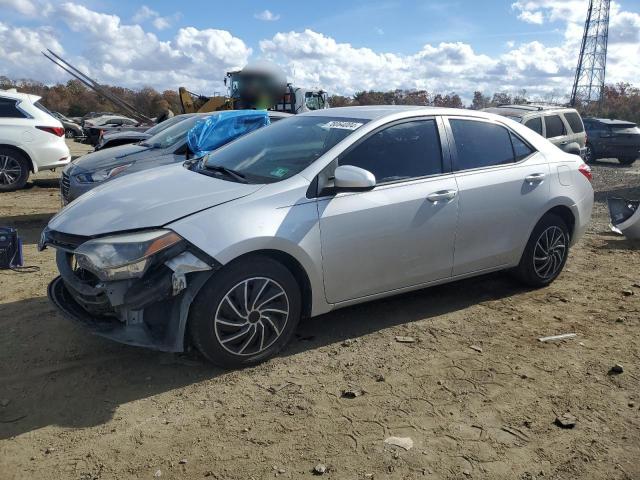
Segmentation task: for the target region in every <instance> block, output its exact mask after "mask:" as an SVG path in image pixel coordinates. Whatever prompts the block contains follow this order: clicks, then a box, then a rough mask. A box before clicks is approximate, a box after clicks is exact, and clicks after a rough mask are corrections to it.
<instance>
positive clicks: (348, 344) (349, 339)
mask: <svg viewBox="0 0 640 480" xmlns="http://www.w3.org/2000/svg"><path fill="white" fill-rule="evenodd" d="M354 343H355V340H353V339H351V338H347V339H346V340H345V341H344V342H342V346H343V347H350V346H351V345H353V344H354Z"/></svg>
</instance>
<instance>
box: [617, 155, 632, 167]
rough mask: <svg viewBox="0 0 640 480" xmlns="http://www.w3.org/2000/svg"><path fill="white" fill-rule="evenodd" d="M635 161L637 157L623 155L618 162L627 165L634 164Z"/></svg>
mask: <svg viewBox="0 0 640 480" xmlns="http://www.w3.org/2000/svg"><path fill="white" fill-rule="evenodd" d="M635 161H636V159H635V158H632V157H623V158H619V159H618V162H619V163H620V165H626V166H631V165H633V162H635Z"/></svg>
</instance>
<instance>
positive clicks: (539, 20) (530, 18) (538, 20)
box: [518, 10, 544, 25]
mask: <svg viewBox="0 0 640 480" xmlns="http://www.w3.org/2000/svg"><path fill="white" fill-rule="evenodd" d="M518 18H519V19H520V20H522V21H523V22H527V23H534V24H537V25H542V24H543V23H544V16H543V15H542V12H541V11H540V10H537V11H529V10H524V11H522V12H521V13H520V14H519V15H518Z"/></svg>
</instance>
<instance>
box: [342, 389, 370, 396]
mask: <svg viewBox="0 0 640 480" xmlns="http://www.w3.org/2000/svg"><path fill="white" fill-rule="evenodd" d="M362 395H364V390H362V389H361V388H360V387H349V388H345V389H344V390H342V394H341V395H340V396H341V397H342V398H356V397H361V396H362Z"/></svg>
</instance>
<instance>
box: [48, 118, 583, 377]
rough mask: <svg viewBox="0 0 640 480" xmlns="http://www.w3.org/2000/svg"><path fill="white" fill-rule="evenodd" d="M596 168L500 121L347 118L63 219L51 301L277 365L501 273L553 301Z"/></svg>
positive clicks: (56, 230)
mask: <svg viewBox="0 0 640 480" xmlns="http://www.w3.org/2000/svg"><path fill="white" fill-rule="evenodd" d="M590 180H591V173H590V170H589V167H588V166H586V165H585V164H583V163H582V161H581V160H580V158H579V157H578V156H576V155H570V154H567V153H564V152H562V151H561V150H559V149H558V148H557V147H555V146H554V145H552V144H551V143H549V142H548V141H547V140H546V139H544V138H542V137H541V136H539V135H538V134H537V133H535V132H533V131H532V130H530V129H529V128H527V127H525V126H523V125H520V124H517V123H515V122H513V121H511V120H509V119H507V118H504V117H499V116H497V115H492V114H489V113H483V112H475V111H466V110H456V109H436V108H422V107H405V106H377V107H349V108H336V109H330V110H323V111H316V112H311V113H306V114H302V115H298V116H295V117H291V118H288V119H286V120H282V121H280V122H278V123H276V124H274V125H271V126H269V127H266V128H264V129H261V130H258V131H256V132H254V133H251V134H249V135H247V136H245V137H243V138H241V139H239V140H236V141H234V142H232V143H230V144H228V145H226V146H225V147H222V148H221V149H219V150H217V151H215V152H213V153H211V154H209V155H208V156H206V157H204V158H203V159H201V160H198V161H193V162H186V163H184V164H178V165H169V166H166V167H159V168H156V169H153V170H148V171H145V172H140V173H134V174H131V175H128V176H126V177H123V178H119V179H118V178H116V179H114V180H113V181H111V182H108V183H107V184H105V185H103V186H100V187H98V188H96V189H94V190H93V192H92V194H91V195H87V196H85V197H82V198H80V199H78V200H77V201H76V202H74V203H72V204H71V205H70V206H68V207H67V208H65V209H64V210H63V211H62V212H61V213H60V214H58V215H57V216H56V217H55V218H53V219H52V220H51V222H50V223H49V225H48V227H47V229H46V230H45V231H44V232H43V235H42V239H41V242H40V246H41V247H42V248H44V247H46V246H47V245H50V246H53V247H55V248H57V249H58V252H57V260H58V267H59V270H60V276H59V277H58V278H56V279H55V280H54V281H53V282H52V284H51V285H50V288H49V294H50V297H51V299H52V300H53V302H54V303H55V304H56V305H57V306H58V307H59V308H60V309H61V310H62V311H63V312H64V313H65V314H67V315H68V316H70V317H72V318H74V319H76V320H79V321H81V322H82V323H84V324H85V325H87V326H88V327H90V328H91V329H92V330H93V331H94V332H95V333H97V334H99V335H103V336H105V337H108V338H111V339H114V340H117V341H121V342H125V343H129V344H134V345H139V346H146V347H152V348H157V349H161V350H167V351H181V350H183V349H184V348H185V345H187V344H192V345H194V346H195V347H196V348H197V349H198V350H200V352H202V354H203V355H204V356H205V357H207V358H208V359H209V360H211V361H212V362H214V363H217V364H220V365H224V366H227V367H233V366H242V365H248V364H255V363H257V362H260V361H262V360H264V359H266V358H268V357H270V356H273V355H274V354H276V353H277V352H278V351H279V350H280V349H281V348H282V347H283V346H284V345H285V344H286V343H287V342H288V340H289V339H290V338H291V336H292V334H293V332H294V330H295V328H296V326H297V325H298V322H299V320H300V319H301V318H303V317H309V316H315V315H320V314H323V313H326V312H328V311H331V310H334V309H337V308H341V307H344V306H347V305H353V304H356V303H361V302H367V301H370V300H373V299H377V298H381V297H386V296H389V295H395V294H397V293H401V292H406V291H409V290H417V289H421V288H425V287H428V286H431V285H436V284H440V283H445V282H451V281H455V280H458V279H461V278H466V277H471V276H475V275H481V274H484V273H487V272H493V271H497V270H509V271H510V272H512V273H513V274H514V276H515V277H516V278H518V279H520V280H521V281H523V282H524V283H526V284H527V285H530V286H533V287H544V286H546V285H548V284H549V283H551V282H552V281H553V280H554V279H555V278H557V276H558V275H559V274H560V272H561V271H562V269H563V267H564V264H565V262H566V260H567V255H568V253H569V248H570V246H571V245H572V244H573V243H575V242H576V240H577V239H578V238H579V237H580V236H581V234H582V233H583V232H584V230H585V228H586V225H587V223H588V221H589V218H590V216H591V208H592V204H593V190H592V188H591V183H590Z"/></svg>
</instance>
